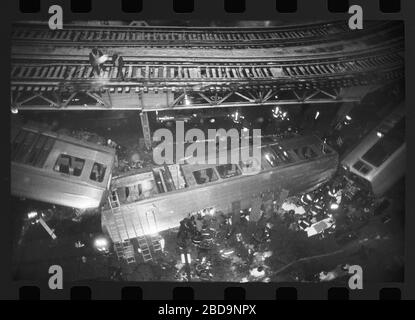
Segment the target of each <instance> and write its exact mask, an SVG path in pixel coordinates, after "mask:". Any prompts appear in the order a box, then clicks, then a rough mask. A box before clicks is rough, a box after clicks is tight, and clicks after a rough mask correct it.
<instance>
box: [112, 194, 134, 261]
mask: <svg viewBox="0 0 415 320" xmlns="http://www.w3.org/2000/svg"><path fill="white" fill-rule="evenodd" d="M108 203H109V206H110V208H111V211H112V214H113V217H114V221H115V228H114V225H112V228H111V229H112V230H111V231H112V232H111V233H112V234H118V235H119V239H120V241H114V249H115V253H116V255H117V258H118V259H125V260H126V261H127V263H129V264H130V263H135V262H136V260H135V255H134V246H133V244H132V243H131V241H130V237H129V236H128V231H127V226H126V223H125V219H124V215H123V212H122V208H121V204H120V200H119V198H118V193H117V191H116V190H114V191H112V192H111V194H110V195H109V196H108Z"/></svg>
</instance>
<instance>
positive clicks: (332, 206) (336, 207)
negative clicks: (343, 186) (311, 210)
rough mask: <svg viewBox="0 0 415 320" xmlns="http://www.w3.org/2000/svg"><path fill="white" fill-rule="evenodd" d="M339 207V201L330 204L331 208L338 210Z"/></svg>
mask: <svg viewBox="0 0 415 320" xmlns="http://www.w3.org/2000/svg"><path fill="white" fill-rule="evenodd" d="M338 208H339V205H338V204H337V203H332V204H331V205H330V209H331V210H337V209H338Z"/></svg>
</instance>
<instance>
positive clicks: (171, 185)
mask: <svg viewBox="0 0 415 320" xmlns="http://www.w3.org/2000/svg"><path fill="white" fill-rule="evenodd" d="M160 172H161V175H162V176H163V180H164V184H165V185H166V188H167V191H173V190H175V187H174V183H173V180H172V178H171V176H170V172H168V170H166V169H165V168H160Z"/></svg>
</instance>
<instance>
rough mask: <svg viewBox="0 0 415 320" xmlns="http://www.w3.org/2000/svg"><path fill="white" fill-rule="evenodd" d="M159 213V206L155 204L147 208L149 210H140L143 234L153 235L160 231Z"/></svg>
mask: <svg viewBox="0 0 415 320" xmlns="http://www.w3.org/2000/svg"><path fill="white" fill-rule="evenodd" d="M157 214H158V208H157V207H156V206H155V205H153V206H151V207H149V208H147V210H143V211H140V213H139V217H140V222H141V227H142V229H143V234H145V235H151V234H156V233H157V232H158V227H157Z"/></svg>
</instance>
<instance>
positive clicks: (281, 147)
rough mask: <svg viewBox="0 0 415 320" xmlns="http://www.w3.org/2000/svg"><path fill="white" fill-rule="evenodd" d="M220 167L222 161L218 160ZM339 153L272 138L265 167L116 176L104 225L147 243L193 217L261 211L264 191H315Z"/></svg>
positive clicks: (175, 168)
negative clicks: (207, 211)
mask: <svg viewBox="0 0 415 320" xmlns="http://www.w3.org/2000/svg"><path fill="white" fill-rule="evenodd" d="M218 163H219V162H218ZM337 167H338V154H337V153H336V152H335V151H334V150H333V149H331V148H330V147H329V146H328V145H326V144H324V143H323V142H322V141H321V140H320V139H319V138H317V137H315V136H298V137H295V138H291V139H286V140H268V141H264V142H263V143H262V146H261V163H258V162H257V161H252V160H251V161H246V162H242V161H241V162H239V163H238V164H224V165H212V164H206V165H198V164H181V165H178V164H173V165H165V166H162V167H153V168H145V169H143V170H141V171H137V172H135V173H133V174H129V175H125V176H120V177H114V178H113V180H112V184H111V188H110V190H111V194H110V196H109V198H108V201H107V202H106V203H105V205H104V208H103V210H102V216H101V217H102V227H103V230H106V231H107V232H108V234H109V236H110V237H111V238H112V240H113V242H115V243H121V242H123V241H128V240H129V239H135V238H137V239H139V242H140V241H143V238H145V237H146V236H152V235H156V234H157V233H158V232H160V231H163V230H167V229H170V228H174V227H177V226H179V224H180V221H181V220H182V219H184V218H185V217H186V216H188V215H189V214H190V213H194V212H198V211H201V210H205V209H214V210H216V211H222V212H225V213H229V212H239V210H242V209H248V208H251V207H258V206H257V205H255V204H258V203H260V202H261V197H262V196H263V195H264V194H265V193H272V194H274V195H278V194H279V193H280V192H281V191H282V190H283V189H285V190H288V191H289V193H290V194H296V193H301V192H305V191H308V190H311V189H313V188H315V187H317V186H318V185H320V184H321V183H324V182H326V181H327V180H328V179H330V178H331V177H332V175H333V174H334V173H335V172H336V170H337Z"/></svg>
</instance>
